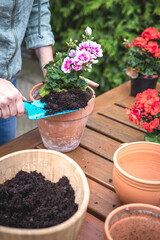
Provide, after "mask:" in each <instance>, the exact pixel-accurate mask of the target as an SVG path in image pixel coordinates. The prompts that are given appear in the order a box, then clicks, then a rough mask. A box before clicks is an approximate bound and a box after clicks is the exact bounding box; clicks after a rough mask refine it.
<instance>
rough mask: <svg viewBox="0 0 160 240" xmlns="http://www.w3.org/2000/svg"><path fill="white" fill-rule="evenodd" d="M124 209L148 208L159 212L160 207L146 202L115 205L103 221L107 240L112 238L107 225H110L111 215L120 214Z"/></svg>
mask: <svg viewBox="0 0 160 240" xmlns="http://www.w3.org/2000/svg"><path fill="white" fill-rule="evenodd" d="M125 210H126V213H127V212H128V211H129V210H150V211H154V212H158V213H159V214H160V208H159V207H157V206H154V205H151V204H146V203H130V204H125V205H122V206H120V207H117V208H116V209H114V210H113V211H111V212H110V213H109V214H108V216H107V218H106V220H105V223H104V231H105V235H106V236H107V238H108V240H113V238H112V237H111V235H110V231H109V226H110V221H111V219H112V217H113V216H114V215H116V214H120V213H121V212H124V211H125Z"/></svg>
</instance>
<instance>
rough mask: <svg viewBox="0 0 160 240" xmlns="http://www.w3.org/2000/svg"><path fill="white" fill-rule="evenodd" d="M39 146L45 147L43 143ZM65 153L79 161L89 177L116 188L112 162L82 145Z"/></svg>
mask: <svg viewBox="0 0 160 240" xmlns="http://www.w3.org/2000/svg"><path fill="white" fill-rule="evenodd" d="M37 148H38V149H45V147H44V145H43V144H40V145H38V146H37ZM65 154H66V155H67V156H69V157H70V158H72V159H73V160H74V161H75V162H76V163H78V165H79V166H80V167H81V168H82V170H83V171H84V173H85V174H86V176H87V177H89V178H90V179H92V180H94V181H96V182H98V183H100V184H101V185H103V186H105V187H108V188H109V189H111V190H114V188H113V182H112V172H113V163H112V162H110V161H107V160H106V159H104V158H102V157H100V156H98V155H96V154H94V153H92V152H90V151H88V150H86V149H84V148H82V147H78V148H77V149H75V150H74V151H72V152H69V153H65Z"/></svg>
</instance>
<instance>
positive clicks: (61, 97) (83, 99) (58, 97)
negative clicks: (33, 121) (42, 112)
mask: <svg viewBox="0 0 160 240" xmlns="http://www.w3.org/2000/svg"><path fill="white" fill-rule="evenodd" d="M91 97H92V93H91V92H90V91H89V90H87V91H82V90H81V88H79V87H77V88H76V89H69V90H68V91H67V92H65V91H61V92H56V91H54V90H52V91H51V92H50V93H49V94H48V95H46V96H44V97H43V98H42V99H41V102H45V103H46V105H45V109H46V110H48V111H47V113H46V115H51V114H55V113H57V112H62V111H64V110H75V109H79V108H85V107H86V106H87V103H88V101H89V100H90V99H91Z"/></svg>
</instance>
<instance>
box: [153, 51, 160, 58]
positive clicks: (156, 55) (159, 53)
mask: <svg viewBox="0 0 160 240" xmlns="http://www.w3.org/2000/svg"><path fill="white" fill-rule="evenodd" d="M153 57H155V58H158V57H160V49H158V50H157V51H156V52H155V54H154V55H153Z"/></svg>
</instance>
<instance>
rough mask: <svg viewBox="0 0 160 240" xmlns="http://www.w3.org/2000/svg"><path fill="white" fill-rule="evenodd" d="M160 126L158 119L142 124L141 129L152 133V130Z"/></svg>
mask: <svg viewBox="0 0 160 240" xmlns="http://www.w3.org/2000/svg"><path fill="white" fill-rule="evenodd" d="M159 124H160V121H159V119H158V118H155V119H154V120H153V121H151V122H150V123H147V122H144V123H143V124H142V128H144V129H146V130H147V131H148V132H153V129H156V128H157V127H158V126H159Z"/></svg>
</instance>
